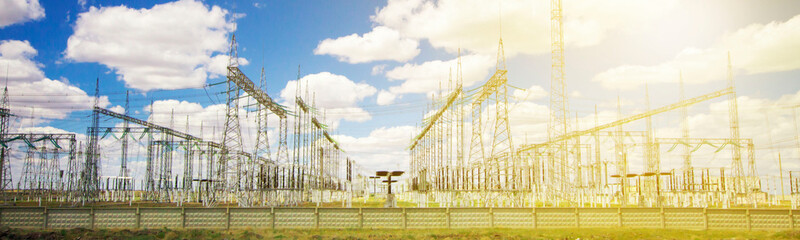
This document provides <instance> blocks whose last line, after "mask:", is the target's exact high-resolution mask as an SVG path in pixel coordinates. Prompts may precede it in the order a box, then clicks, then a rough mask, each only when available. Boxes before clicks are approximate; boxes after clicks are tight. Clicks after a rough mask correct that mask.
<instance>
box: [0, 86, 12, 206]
mask: <svg viewBox="0 0 800 240" xmlns="http://www.w3.org/2000/svg"><path fill="white" fill-rule="evenodd" d="M10 117H11V108H10V104H9V101H8V77H6V86H5V88H3V99H2V101H0V140H5V139H6V134H8V127H9V125H10V123H9V121H10ZM8 152H9V149H8V147H0V192H2V191H4V190H6V189H9V188H11V186H12V185H11V179H12V178H11V164H9V162H8V156H9V154H8Z"/></svg>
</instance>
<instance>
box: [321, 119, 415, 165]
mask: <svg viewBox="0 0 800 240" xmlns="http://www.w3.org/2000/svg"><path fill="white" fill-rule="evenodd" d="M415 132H418V131H417V129H416V128H415V127H413V126H395V127H381V128H378V129H375V130H372V131H371V132H370V133H369V135H368V136H366V137H352V136H347V135H335V136H334V137H335V138H336V139H337V140H338V141H339V143H341V145H342V148H343V149H345V150H346V151H347V153H348V155H350V157H351V158H352V159H353V160H355V161H356V162H357V163H358V164H359V165H361V166H362V167H364V168H366V169H367V170H371V171H375V170H386V169H392V170H401V169H406V168H407V167H408V164H409V157H408V151H407V150H405V148H406V147H408V144H409V139H411V137H412V135H411V134H414V133H415Z"/></svg>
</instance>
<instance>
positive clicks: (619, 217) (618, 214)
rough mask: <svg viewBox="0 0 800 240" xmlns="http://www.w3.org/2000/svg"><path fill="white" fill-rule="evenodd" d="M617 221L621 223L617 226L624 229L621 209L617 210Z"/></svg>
mask: <svg viewBox="0 0 800 240" xmlns="http://www.w3.org/2000/svg"><path fill="white" fill-rule="evenodd" d="M617 221H619V222H618V224H617V225H618V226H619V227H622V208H619V207H618V208H617Z"/></svg>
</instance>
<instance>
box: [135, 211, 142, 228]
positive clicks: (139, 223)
mask: <svg viewBox="0 0 800 240" xmlns="http://www.w3.org/2000/svg"><path fill="white" fill-rule="evenodd" d="M141 227H142V213H141V212H140V211H139V207H136V229H139V228H141Z"/></svg>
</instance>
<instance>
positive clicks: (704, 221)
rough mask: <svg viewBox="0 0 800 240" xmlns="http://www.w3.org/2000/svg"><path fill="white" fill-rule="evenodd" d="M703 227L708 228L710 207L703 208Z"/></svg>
mask: <svg viewBox="0 0 800 240" xmlns="http://www.w3.org/2000/svg"><path fill="white" fill-rule="evenodd" d="M703 229H705V230H708V208H703Z"/></svg>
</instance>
